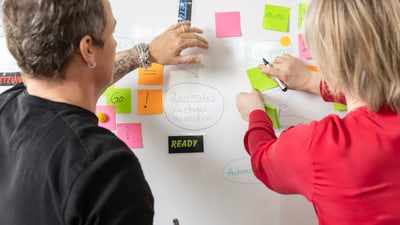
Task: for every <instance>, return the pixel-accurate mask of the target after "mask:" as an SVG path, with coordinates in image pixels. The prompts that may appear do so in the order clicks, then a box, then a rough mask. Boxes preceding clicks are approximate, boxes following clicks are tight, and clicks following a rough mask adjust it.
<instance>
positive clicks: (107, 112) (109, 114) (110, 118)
mask: <svg viewBox="0 0 400 225" xmlns="http://www.w3.org/2000/svg"><path fill="white" fill-rule="evenodd" d="M101 114H103V115H102V116H105V117H106V118H105V119H106V120H104V121H101V120H100V118H99V126H100V127H104V128H106V129H109V130H115V124H116V120H115V106H113V105H104V106H99V105H98V106H96V115H97V116H98V117H99V115H101Z"/></svg>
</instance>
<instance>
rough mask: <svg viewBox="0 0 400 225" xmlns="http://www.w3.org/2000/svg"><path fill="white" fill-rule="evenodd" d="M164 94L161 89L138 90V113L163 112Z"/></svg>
mask: <svg viewBox="0 0 400 225" xmlns="http://www.w3.org/2000/svg"><path fill="white" fill-rule="evenodd" d="M162 95H163V91H162V90H161V89H141V90H138V100H137V113H138V114H162V113H163V105H162Z"/></svg>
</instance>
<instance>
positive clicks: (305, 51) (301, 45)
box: [299, 34, 312, 59]
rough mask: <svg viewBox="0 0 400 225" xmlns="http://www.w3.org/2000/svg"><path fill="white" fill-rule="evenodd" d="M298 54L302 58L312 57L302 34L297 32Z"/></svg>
mask: <svg viewBox="0 0 400 225" xmlns="http://www.w3.org/2000/svg"><path fill="white" fill-rule="evenodd" d="M299 56H300V58H303V59H312V55H311V53H310V52H309V51H308V48H307V46H306V43H305V41H304V38H303V35H302V34H299Z"/></svg>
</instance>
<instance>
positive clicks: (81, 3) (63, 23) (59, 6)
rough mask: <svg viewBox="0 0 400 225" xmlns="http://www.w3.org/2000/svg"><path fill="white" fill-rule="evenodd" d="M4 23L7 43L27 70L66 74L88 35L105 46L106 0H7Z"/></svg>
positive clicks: (36, 74) (47, 75) (48, 74)
mask: <svg viewBox="0 0 400 225" xmlns="http://www.w3.org/2000/svg"><path fill="white" fill-rule="evenodd" d="M3 26H4V31H5V33H6V40H7V47H8V49H9V50H10V52H11V54H12V55H13V56H14V58H15V59H16V61H17V63H18V66H19V67H20V68H21V70H22V71H23V72H24V73H25V74H27V75H30V76H33V77H37V78H45V79H58V78H63V76H64V70H65V68H66V66H67V65H68V63H69V62H70V60H71V58H72V56H73V55H74V54H75V53H76V51H77V49H78V48H79V43H80V40H81V39H82V38H83V37H84V36H85V35H90V36H91V37H92V38H93V41H94V43H95V44H97V45H99V46H101V47H102V46H103V44H104V43H103V40H102V33H103V30H104V29H105V26H106V18H105V10H104V5H103V0H4V2H3Z"/></svg>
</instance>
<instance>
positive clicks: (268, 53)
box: [0, 0, 340, 225]
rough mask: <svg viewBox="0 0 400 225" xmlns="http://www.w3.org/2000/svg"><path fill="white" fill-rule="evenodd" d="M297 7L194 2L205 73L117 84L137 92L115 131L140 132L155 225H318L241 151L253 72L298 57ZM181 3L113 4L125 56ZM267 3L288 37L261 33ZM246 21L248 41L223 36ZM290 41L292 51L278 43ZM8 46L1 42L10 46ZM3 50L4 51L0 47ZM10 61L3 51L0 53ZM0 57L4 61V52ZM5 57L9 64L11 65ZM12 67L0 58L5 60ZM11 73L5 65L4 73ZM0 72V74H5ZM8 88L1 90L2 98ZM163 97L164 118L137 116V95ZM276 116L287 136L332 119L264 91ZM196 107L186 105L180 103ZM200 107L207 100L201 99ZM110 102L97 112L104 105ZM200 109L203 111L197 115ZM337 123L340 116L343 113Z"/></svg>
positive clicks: (197, 69)
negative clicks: (224, 25) (188, 139)
mask: <svg viewBox="0 0 400 225" xmlns="http://www.w3.org/2000/svg"><path fill="white" fill-rule="evenodd" d="M303 2H308V1H302V2H300V1H296V0H263V1H262V0H252V1H242V0H227V1H215V0H199V1H197V0H193V6H192V26H196V27H200V28H202V29H203V30H204V31H205V33H204V37H205V38H207V39H208V41H209V47H210V48H209V49H207V50H202V49H190V50H186V51H184V52H183V54H189V53H190V54H192V53H193V54H199V55H200V56H201V58H202V64H199V65H178V66H166V67H164V76H163V83H162V84H161V85H139V84H138V71H133V72H131V73H130V74H128V75H127V76H125V77H124V78H122V79H121V80H120V81H118V82H117V83H116V84H115V88H129V89H131V90H132V91H131V96H130V97H131V99H132V105H131V107H132V108H131V112H130V113H117V114H116V121H117V123H139V124H141V132H142V143H143V146H142V147H141V148H133V149H132V151H133V152H134V153H135V154H136V155H137V156H138V158H139V160H140V162H141V164H142V168H143V170H144V174H145V176H146V179H147V180H148V182H149V184H150V187H151V189H152V191H153V195H154V197H155V217H154V224H155V225H170V224H173V222H172V221H173V219H175V218H178V219H179V222H180V224H181V225H189V224H190V225H204V224H207V225H266V224H268V225H313V224H318V222H317V219H316V216H315V214H314V210H313V208H312V206H311V204H310V203H308V202H307V200H306V199H305V198H304V197H302V196H300V195H289V196H284V195H280V194H277V193H275V192H272V191H270V190H269V189H267V188H266V187H265V186H264V185H263V184H261V183H260V182H259V181H258V180H257V179H256V178H255V177H254V175H253V173H252V171H251V165H250V160H249V156H248V155H247V153H246V151H245V150H244V147H243V135H244V133H245V131H246V128H247V123H246V122H245V121H243V120H242V119H241V117H240V115H239V113H238V112H237V110H236V105H235V104H236V103H235V98H236V94H237V93H238V92H241V91H250V90H251V85H250V83H249V80H248V77H247V74H246V71H247V70H248V69H250V68H254V67H256V66H257V65H258V64H260V63H262V61H261V57H266V58H267V59H268V60H273V58H274V57H275V56H277V55H280V54H282V53H288V54H292V55H295V56H298V43H297V40H298V34H299V33H301V30H300V29H299V28H298V26H297V22H298V19H297V16H298V5H299V3H303ZM178 3H179V1H178V0H153V1H126V0H111V5H112V8H113V13H114V16H115V18H116V20H117V27H116V31H115V35H114V36H115V39H116V41H117V43H118V47H117V48H118V50H124V49H127V48H129V47H131V46H133V45H134V44H137V43H140V42H149V41H150V40H151V39H152V38H153V37H155V36H156V35H158V34H160V33H161V32H162V31H164V30H165V29H166V28H167V27H169V26H170V25H172V24H173V23H175V22H176V21H177V19H178ZM265 4H272V5H278V6H285V7H290V8H291V11H290V24H289V31H288V32H279V31H271V30H266V29H263V28H262V19H263V14H264V6H265ZM217 12H240V23H241V25H240V28H241V35H240V36H236V37H225V38H218V37H216V21H215V13H217ZM283 36H287V37H289V38H290V40H291V44H290V45H289V46H286V47H283V46H282V45H281V44H280V40H281V38H282V37H283ZM3 42H4V41H3ZM1 44H2V45H3V43H1ZM1 51H3V52H4V47H1ZM3 52H2V53H3ZM4 57H5V58H4ZM6 60H9V59H8V58H7V57H6V56H2V61H3V62H5V61H6ZM10 65H12V63H11V64H10V63H7V64H6V65H5V66H4V67H2V68H1V69H3V68H6V67H7V66H10ZM1 69H0V70H1ZM4 89H5V87H0V91H2V90H4ZM143 89H146V90H147V89H161V90H162V92H163V102H162V104H163V112H162V113H160V114H149V115H143V114H138V113H137V111H138V106H137V104H135V103H136V101H137V98H138V90H143ZM263 96H264V98H265V102H266V103H268V104H270V105H274V106H275V107H276V108H277V112H278V118H279V121H280V123H281V128H278V129H276V132H277V134H278V135H279V133H280V132H281V131H282V130H283V129H285V128H287V127H288V126H292V125H295V124H298V123H306V122H309V121H311V120H315V119H320V118H322V117H323V116H325V115H327V114H330V113H338V112H336V111H334V110H333V107H332V104H330V103H324V102H322V100H321V99H320V97H319V96H314V95H310V94H306V93H300V92H296V91H291V90H289V91H287V92H282V91H281V90H280V89H279V88H274V89H271V90H268V91H265V92H263ZM177 98H178V99H191V100H193V99H197V100H198V101H194V102H190V103H188V104H187V105H186V106H181V105H180V104H179V103H177V101H176V99H177ZM199 99H201V100H199ZM105 103H106V100H105V99H104V97H101V98H100V99H99V102H98V105H104V104H105ZM196 110H197V111H196ZM339 114H340V113H339ZM186 135H200V136H203V137H204V152H198V153H178V154H170V153H169V152H168V147H169V146H168V137H170V136H186Z"/></svg>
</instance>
